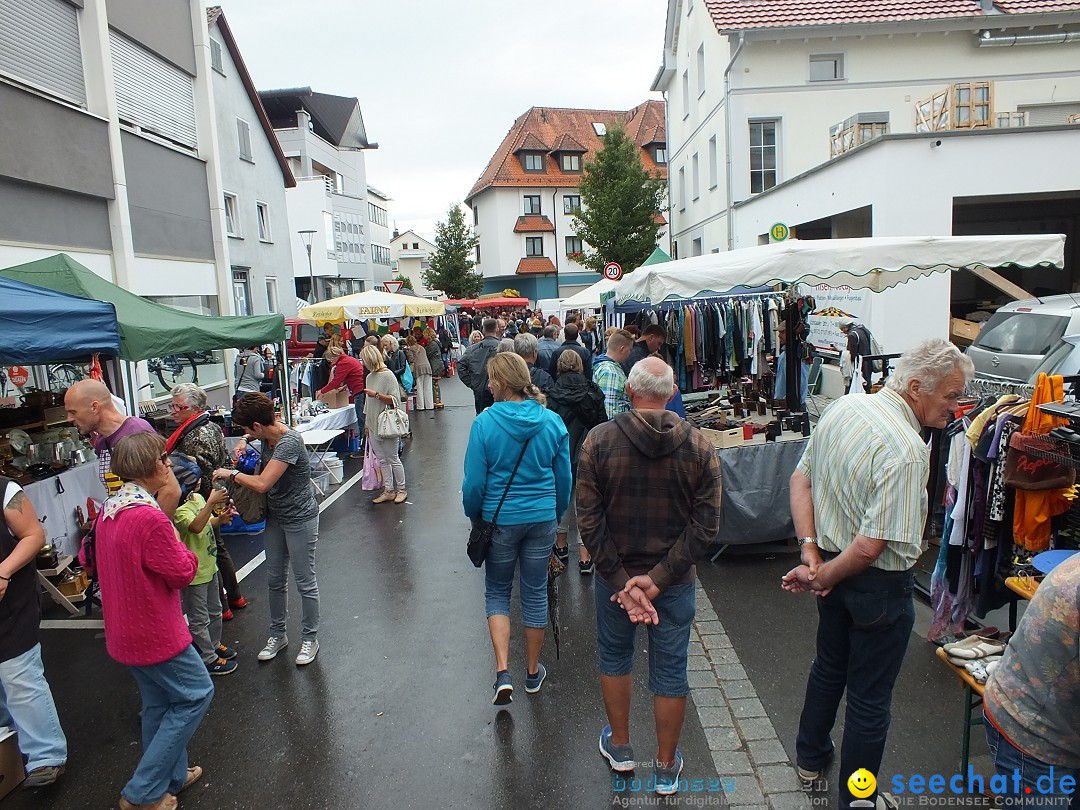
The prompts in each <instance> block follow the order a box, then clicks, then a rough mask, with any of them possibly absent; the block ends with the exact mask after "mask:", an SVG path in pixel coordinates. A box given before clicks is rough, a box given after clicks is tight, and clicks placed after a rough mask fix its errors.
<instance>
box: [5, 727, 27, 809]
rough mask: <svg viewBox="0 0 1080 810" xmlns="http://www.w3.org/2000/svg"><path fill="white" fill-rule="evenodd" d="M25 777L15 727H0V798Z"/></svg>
mask: <svg viewBox="0 0 1080 810" xmlns="http://www.w3.org/2000/svg"><path fill="white" fill-rule="evenodd" d="M25 778H26V772H25V771H24V770H23V759H22V754H21V753H20V752H19V744H18V741H17V737H16V736H15V729H13V728H7V729H4V728H3V727H0V799H2V798H4V797H5V796H7V795H8V794H9V793H11V791H13V790H14V789H15V788H16V787H18V785H19V784H20V783H21V782H22V780H23V779H25Z"/></svg>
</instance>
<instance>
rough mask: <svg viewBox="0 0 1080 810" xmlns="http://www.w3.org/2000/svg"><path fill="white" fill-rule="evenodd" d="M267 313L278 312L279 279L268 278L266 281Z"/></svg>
mask: <svg viewBox="0 0 1080 810" xmlns="http://www.w3.org/2000/svg"><path fill="white" fill-rule="evenodd" d="M266 311H267V312H277V311H278V300H277V279H276V278H273V277H268V278H267V279H266Z"/></svg>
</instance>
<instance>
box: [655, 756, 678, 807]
mask: <svg viewBox="0 0 1080 810" xmlns="http://www.w3.org/2000/svg"><path fill="white" fill-rule="evenodd" d="M682 766H683V761H682V752H681V751H679V749H678V748H676V749H675V762H674V763H672V766H671V767H670V768H653V774H654V775H655V777H656V793H657V795H659V796H671V795H672V794H674V793H678V792H679V776H680V775H681V774H682Z"/></svg>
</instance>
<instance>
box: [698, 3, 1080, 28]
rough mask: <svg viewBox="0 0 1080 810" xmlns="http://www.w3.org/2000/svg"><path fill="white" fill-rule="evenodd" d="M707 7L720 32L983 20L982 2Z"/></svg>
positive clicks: (761, 4) (773, 4)
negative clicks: (968, 18) (750, 29)
mask: <svg viewBox="0 0 1080 810" xmlns="http://www.w3.org/2000/svg"><path fill="white" fill-rule="evenodd" d="M1013 1H1014V2H1017V3H1019V4H1022V5H1037V4H1038V0H1013ZM1043 2H1044V3H1048V2H1053V0H1043ZM1008 3H1009V0H1005V2H1004V3H998V5H999V6H1001V5H1008ZM706 5H707V6H708V8H709V14H711V15H712V18H713V23H715V25H716V27H717V29H718V30H720V31H738V30H743V29H748V28H780V27H792V26H800V25H839V24H842V23H871V22H899V21H902V20H929V19H939V18H944V17H977V16H983V11H982V7H981V6H980V4H979V0H706ZM1073 6H1074V7H1075V3H1074V4H1073Z"/></svg>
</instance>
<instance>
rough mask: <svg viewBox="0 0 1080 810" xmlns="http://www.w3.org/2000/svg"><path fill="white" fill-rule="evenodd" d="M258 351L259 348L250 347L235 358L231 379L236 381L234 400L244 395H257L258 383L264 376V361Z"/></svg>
mask: <svg viewBox="0 0 1080 810" xmlns="http://www.w3.org/2000/svg"><path fill="white" fill-rule="evenodd" d="M260 349H261V347H259V346H252V347H250V348H247V349H244V351H243V352H241V353H240V354H239V355H238V356H237V358H236V363H235V364H234V365H233V379H234V380H236V394H234V395H233V399H234V400H235V399H237V398H238V397H242V396H243V395H244V394H257V393H259V383H261V382H262V380H263V378H264V377H265V376H266V361H265V360H263V358H262V354H260Z"/></svg>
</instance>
